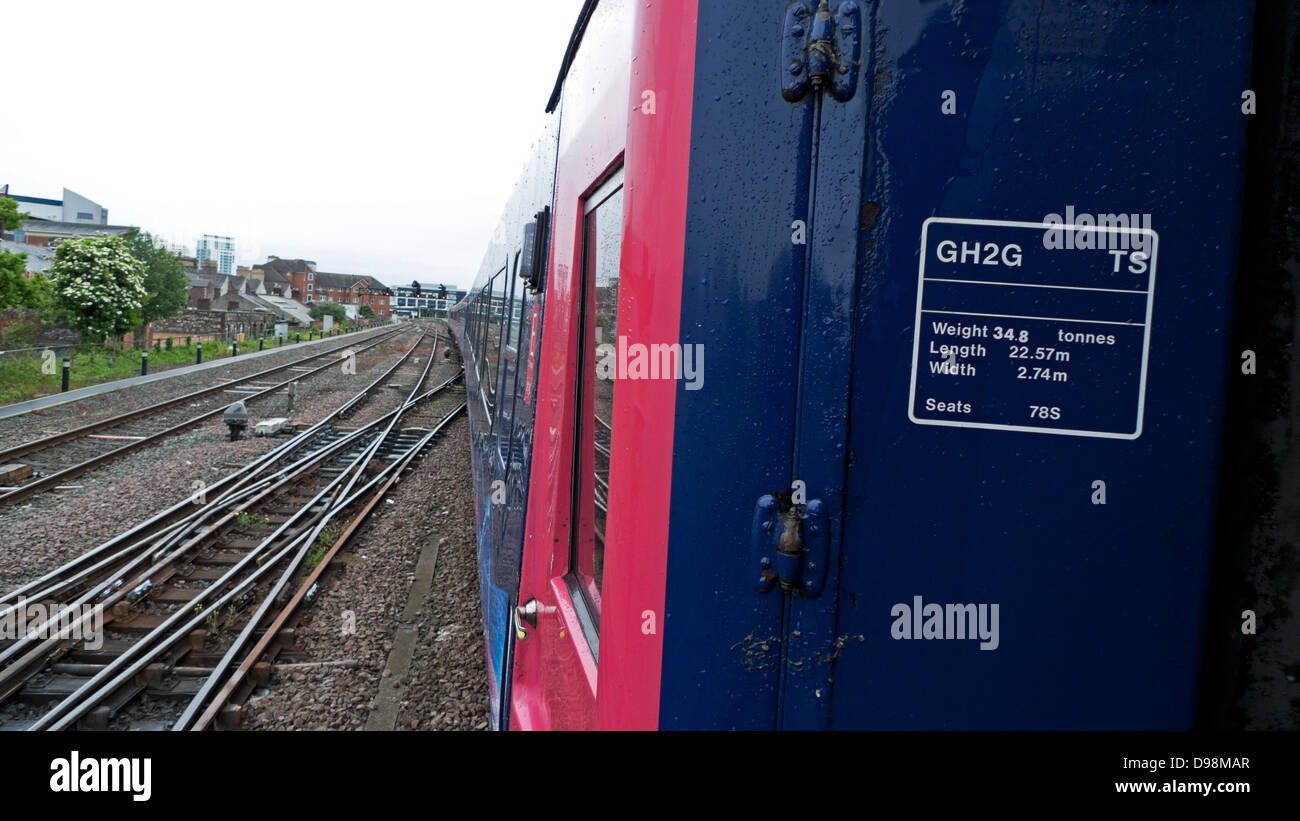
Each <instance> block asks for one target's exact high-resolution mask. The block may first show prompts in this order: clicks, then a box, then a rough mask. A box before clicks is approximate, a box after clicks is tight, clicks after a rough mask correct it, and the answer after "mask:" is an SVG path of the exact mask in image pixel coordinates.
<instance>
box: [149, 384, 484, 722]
mask: <svg viewBox="0 0 1300 821" xmlns="http://www.w3.org/2000/svg"><path fill="white" fill-rule="evenodd" d="M465 408H466V405H465V403H463V402H462V403H461V404H460V405H459V406H458V407H457V408H456V409H455V410H453V411H452V412H451V413H449V414H447V416H445V417H444V418H443V420H442V421H441V422H439V423H438V425H437V426H436V427H434V428H433V429H431V430H430V431H429V432H428V433H426V434H425V435H424V436H422V437H420V439H419V440H418V441H417V442H416V443H415V444H413V445H412V446H411V447H409V448H408V449H407V451H406V453H405V454H404V455H403V456H402V457H400V458H399V459H398V460H396V461H395V462H394V463H393V464H392V465H390V466H389V467H387V468H385V469H384V470H385V472H387V471H390V470H391V471H392V475H391V476H390V477H389V478H388V480H387V481H385V482H384V484H383V486H382V487H380V488H379V489H378V490H377V491H375V493H374V494H373V495H372V496H371V497H370V499H369V500H368V501H367V502H366V504H365V506H364V507H363V508H362V509H361V510H360V511H359V512H358V513H357V515H356V516H354V517H353V518H352V520H351V521H350V522H349V523H348V526H347V527H346V528H345V529H344V530H343V532H342V533H340V534H339V536H338V538H337V539H335V540H334V543H333V544H331V545H330V548H329V550H328V551H327V552H326V553H325V555H324V556H322V557H321V559H320V561H319V562H318V563H317V564H316V566H315V567H314V568H312V571H311V573H309V574H308V575H307V578H306V579H304V580H303V581H302V582H301V583H300V584H299V586H298V590H297V592H296V593H294V595H293V597H292V598H291V599H290V600H289V601H288V602H287V603H286V604H285V605H284V606H283V607H282V608H281V609H280V612H279V613H278V614H277V615H276V617H275V619H274V620H273V621H272V622H271V624H269V625H268V626H267V628H266V629H265V630H264V631H263V632H262V636H261V638H260V639H258V641H257V643H256V644H255V645H254V646H253V647H252V648H251V649H250V650H249V651H248V653H247V654H246V655H245V657H244V660H243V662H242V663H240V665H239V667H238V668H236V669H235V671H234V672H233V673H231V675H230V677H229V678H227V679H226V680H225V683H224V684H222V686H221V689H220V691H218V692H217V694H216V696H215V697H214V698H213V701H212V702H211V703H210V704H209V705H208V707H207V709H205V710H204V711H203V714H202V715H201V716H199V718H198V719H197V720H195V719H194V713H195V712H196V711H197V710H198V709H199V708H200V707H201V706H202V705H203V702H204V700H205V699H206V698H207V696H208V694H209V693H211V691H212V690H213V689H214V687H215V686H216V683H217V682H218V681H220V677H221V676H223V675H224V674H225V671H226V670H227V669H229V667H230V665H231V664H233V662H234V659H235V657H236V654H237V653H238V652H239V650H240V648H242V647H243V646H244V645H245V644H246V643H247V642H248V640H249V639H250V638H251V637H252V634H253V633H254V632H256V631H257V629H258V625H260V624H261V623H262V621H263V620H264V619H265V618H266V616H267V615H268V613H269V611H270V608H271V606H272V605H273V604H274V603H275V601H276V600H277V599H278V598H279V596H280V594H281V593H282V592H283V591H284V589H285V587H287V586H288V583H289V582H290V581H291V580H292V578H293V575H294V574H295V573H296V572H297V571H298V569H299V568H300V567H301V565H302V561H303V559H304V558H306V555H307V547H306V546H305V547H303V548H300V550H299V553H298V555H297V556H296V557H295V558H294V560H293V561H292V562H291V563H290V565H289V566H288V567H287V568H286V569H285V570H284V572H283V573H282V574H281V575H280V580H279V581H278V582H277V583H276V586H275V587H274V588H273V589H272V590H271V591H270V592H268V593H267V595H266V597H265V598H264V599H263V601H262V604H261V605H260V606H259V607H258V610H257V612H256V613H254V615H253V616H252V617H250V618H249V620H248V624H246V625H245V626H244V629H243V630H242V631H241V632H240V635H239V638H238V639H236V640H235V642H233V643H232V644H231V646H230V649H228V650H227V651H226V654H225V655H224V656H223V657H222V659H221V661H220V662H219V663H218V665H217V667H215V668H214V669H213V671H212V672H211V673H210V674H209V675H208V679H207V681H205V682H204V684H203V686H202V687H201V688H200V689H199V692H198V693H196V694H195V696H194V698H193V699H192V700H191V701H190V704H189V706H188V707H186V709H185V712H184V713H182V714H181V717H180V718H179V719H178V720H177V722H176V723H175V724H174V725H172V729H173V730H185V729H187V728H189V727H190V722H191V721H194V725H193V729H194V730H196V731H197V730H204V729H206V728H207V727H208V726H210V724H211V723H212V720H213V719H214V718H216V716H217V714H218V713H219V712H220V710H221V708H222V707H224V706H225V704H226V703H227V702H228V701H229V699H230V697H231V695H232V694H233V693H234V691H235V688H237V687H238V686H239V685H240V684H241V683H242V682H243V681H244V679H245V678H246V677H247V676H248V674H249V672H250V671H251V670H252V669H253V667H254V665H255V664H256V663H257V659H258V658H259V657H261V655H262V653H263V652H265V651H266V649H267V647H269V646H270V644H271V642H272V641H273V640H274V639H275V637H276V636H277V635H278V634H279V632H280V630H282V629H283V628H284V624H285V622H286V621H288V620H289V617H290V616H292V615H293V613H294V612H295V611H296V610H297V609H298V606H299V605H300V604H301V603H302V602H303V601H304V600H305V599H306V597H307V594H308V592H309V591H310V590H311V588H312V587H313V586H314V585H315V584H316V583H317V582H318V581H319V580H320V577H321V575H322V574H323V573H324V572H325V570H326V568H328V567H329V563H330V562H331V561H333V559H334V557H335V556H336V555H338V552H339V551H340V550H341V549H342V548H343V546H344V545H345V544H347V543H348V541H349V540H350V539H351V538H352V536H353V534H355V533H356V531H357V529H358V528H359V527H360V526H361V524H362V523H363V522H364V521H365V520H366V519H367V518H368V517H369V516H370V513H371V512H372V511H373V510H374V508H375V505H377V504H379V501H380V500H381V499H383V498H384V496H385V495H386V494H387V493H388V491H389V489H390V488H392V486H393V484H394V483H396V482H397V480H398V479H399V478H401V475H402V473H403V472H404V471H405V470H406V468H407V466H408V465H409V464H410V463H411V461H412V460H413V459H414V458H415V457H416V455H417V454H419V452H420V451H421V450H423V449H424V448H425V447H426V446H427V445H428V444H429V442H431V441H432V440H433V437H434V436H436V435H437V434H438V433H439V432H441V431H442V429H443V428H444V427H446V426H447V425H448V424H449V423H450V422H451V420H452V419H454V418H455V417H456V416H458V415H459V414H460V413H461V412H463V411H464V410H465ZM382 480H383V473H381V474H379V475H378V476H376V477H375V478H374V479H372V480H371V481H370V482H367V483H366V485H365V486H364V487H363V488H362V489H361V490H360V491H359V492H358V493H357V494H356V496H354V497H353V499H355V498H357V497H359V496H360V495H362V494H363V493H365V492H366V490H368V489H369V488H371V487H373V486H374V485H375V484H377V483H378V482H380V481H382ZM345 506H346V505H345ZM321 528H322V525H317V529H316V531H315V532H314V533H313V534H312V540H311V541H309V542H308V543H307V546H310V545H311V543H312V542H314V541H315V537H316V534H317V533H319V532H320V529H321Z"/></svg>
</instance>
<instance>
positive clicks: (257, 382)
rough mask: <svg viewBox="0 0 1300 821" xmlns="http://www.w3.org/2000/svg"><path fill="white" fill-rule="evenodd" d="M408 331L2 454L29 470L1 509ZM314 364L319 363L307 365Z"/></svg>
mask: <svg viewBox="0 0 1300 821" xmlns="http://www.w3.org/2000/svg"><path fill="white" fill-rule="evenodd" d="M409 332H410V329H409V328H399V329H397V330H394V331H392V332H389V333H381V334H380V335H378V336H377V337H373V338H370V339H367V340H365V344H363V345H360V346H358V345H357V344H356V343H355V341H353V342H351V343H344V344H342V345H340V346H338V347H333V348H330V349H329V350H326V351H320V352H317V353H314V354H311V355H309V356H305V357H302V358H300V359H296V360H294V361H292V362H287V363H285V364H283V365H278V366H275V367H272V368H267V369H265V370H262V371H259V372H257V373H254V374H251V375H249V376H246V377H242V378H239V379H233V380H230V381H228V382H223V383H220V384H217V385H214V386H212V387H209V388H203V389H201V390H197V391H192V392H190V393H187V394H185V395H183V396H178V397H176V398H174V399H171V400H168V401H165V402H162V403H159V404H157V405H152V406H150V407H146V408H139V409H137V410H133V411H128V412H126V413H123V414H119V415H117V416H114V417H111V418H109V419H104V420H101V421H98V422H94V423H91V424H88V425H83V426H81V427H79V428H74V429H73V430H69V431H65V432H63V433H56V434H51V435H49V436H45V437H42V438H40V439H36V440H33V441H31V442H27V443H25V444H22V445H18V446H16V447H12V448H9V449H7V450H3V451H0V465H21V466H24V467H25V468H26V469H27V471H24V472H23V473H20V474H17V475H16V476H15V477H13V478H11V479H8V480H5V481H6V483H5V484H3V485H0V504H7V503H12V502H16V501H18V500H20V499H24V498H26V497H28V496H30V495H32V494H33V493H38V492H40V491H44V490H49V489H52V488H56V487H58V486H59V485H61V484H62V483H64V482H67V481H68V480H70V479H72V478H74V477H76V476H78V475H80V474H82V473H85V472H86V471H88V470H91V469H92V468H96V467H99V466H100V465H103V464H105V463H106V462H109V461H112V460H114V459H117V458H120V457H122V456H124V455H126V454H127V453H130V452H132V451H135V450H137V449H140V448H143V447H146V446H148V445H151V444H154V443H156V442H158V441H160V440H162V439H164V438H166V437H168V436H171V435H173V434H176V433H179V432H181V431H183V430H186V429H188V428H191V427H193V426H195V425H198V424H200V423H202V422H204V421H206V420H208V419H211V418H212V417H214V416H217V415H218V414H221V413H222V412H223V411H224V410H225V408H226V407H228V406H229V405H230V404H231V403H232V402H235V401H239V400H243V401H244V402H249V401H253V400H257V399H262V398H265V397H268V396H271V395H273V394H276V393H279V392H281V391H284V390H286V389H287V388H288V387H289V386H290V385H291V384H292V383H295V382H298V381H300V380H302V379H307V378H310V377H312V376H315V375H316V374H318V373H321V372H322V371H325V370H327V369H328V368H330V367H332V366H334V365H336V364H338V362H339V359H340V357H339V354H340V352H341V351H346V350H351V351H353V352H354V353H356V354H359V353H361V352H363V351H367V350H370V349H371V348H374V347H376V346H377V345H380V344H383V343H384V342H387V341H389V340H391V339H393V338H394V337H396V336H398V335H400V334H403V333H409ZM314 362H319V363H320V364H316V365H312V366H309V365H308V364H307V363H314ZM284 371H292V372H293V374H292V375H291V376H289V377H288V378H285V379H282V380H280V381H277V382H266V381H265V380H266V379H267V378H268V377H272V376H274V375H276V374H281V373H283V372H284ZM24 474H25V475H24Z"/></svg>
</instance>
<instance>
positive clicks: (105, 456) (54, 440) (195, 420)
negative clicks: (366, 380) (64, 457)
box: [0, 335, 391, 504]
mask: <svg viewBox="0 0 1300 821" xmlns="http://www.w3.org/2000/svg"><path fill="white" fill-rule="evenodd" d="M390 338H391V335H390V336H386V337H381V338H380V339H377V340H375V341H374V342H371V343H370V344H368V345H366V346H365V347H362V348H360V349H359V350H358V351H357V353H360V352H361V351H367V350H370V349H371V348H373V347H375V346H377V345H380V344H382V343H383V342H384V341H386V340H387V339H390ZM343 350H347V348H344V349H343ZM339 352H340V350H339V349H334V350H330V351H327V352H325V353H322V354H319V355H317V356H313V357H310V359H319V358H320V357H321V356H329V355H330V354H337V353H339ZM301 361H307V360H301ZM337 362H338V359H334V360H331V361H329V362H325V363H324V364H322V365H320V366H318V367H316V368H313V369H312V370H309V371H307V372H306V373H302V374H299V375H298V376H295V377H293V378H292V379H286V380H285V381H283V382H280V383H277V384H275V385H273V386H271V387H269V388H265V389H263V390H261V391H258V392H257V393H253V394H249V395H248V396H246V397H244V398H243V399H242V400H240V401H251V400H253V399H260V398H262V397H264V396H267V395H269V394H272V393H275V392H276V391H279V390H281V389H283V388H285V387H286V386H288V385H289V384H291V383H293V382H297V381H299V380H301V379H306V378H309V377H312V376H315V375H316V374H318V373H320V372H321V371H323V370H326V369H327V368H330V367H332V366H333V365H335V364H337ZM286 367H291V366H286ZM228 387H229V384H225V385H218V386H217V387H216V388H205V389H204V392H205V393H211V392H213V391H215V390H225V389H227V388H228ZM185 398H187V397H182V399H185ZM178 401H180V400H172V401H170V402H166V403H163V404H161V405H156V406H153V407H151V408H142V409H140V410H137V411H131V412H130V415H131V417H132V418H134V417H138V416H140V415H142V411H143V412H145V413H154V412H156V411H158V410H160V409H162V408H166V407H171V406H173V405H175V404H177V402H178ZM226 407H227V406H226V405H222V406H220V407H217V408H213V409H212V410H210V411H206V412H204V413H201V414H199V415H198V416H194V417H191V418H189V419H187V420H185V421H183V422H180V423H179V424H176V425H173V426H171V427H169V428H166V429H165V430H162V431H159V432H157V433H153V434H150V435H148V436H146V437H144V438H143V439H138V440H135V441H133V442H128V443H127V444H125V445H122V446H121V447H118V448H114V449H112V450H110V451H106V452H104V453H101V454H99V455H97V456H93V457H91V458H90V459H87V460H86V461H84V462H80V463H78V464H76V465H72V466H71V467H67V468H64V469H63V470H60V471H57V472H55V473H51V474H50V475H48V476H45V477H42V478H40V479H37V480H36V481H34V482H28V483H27V484H25V485H20V486H18V487H16V488H14V489H13V490H11V491H9V492H7V493H0V504H8V503H11V502H14V501H17V500H18V499H23V498H26V497H27V496H30V495H31V494H33V493H35V492H37V491H38V490H44V489H46V488H49V487H56V486H57V485H58V484H59V483H60V482H63V481H65V480H67V479H70V478H72V477H73V476H79V475H81V474H82V473H85V472H86V471H88V470H91V469H93V468H95V467H98V466H99V465H101V464H103V463H105V462H108V461H111V460H114V459H117V458H119V457H121V456H123V455H125V454H127V453H130V452H132V451H135V450H137V449H139V448H142V447H146V446H148V445H151V444H154V443H156V442H158V441H161V440H162V439H165V438H167V437H168V436H172V435H174V434H176V433H179V432H181V431H183V430H186V429H187V428H191V427H194V426H195V425H197V424H199V423H201V422H204V421H206V420H208V419H211V418H212V417H214V416H216V415H218V414H220V413H223V412H225V409H226ZM123 421H126V420H125V418H124V417H117V418H116V420H106V421H105V422H99V423H95V424H94V425H89V426H85V427H83V428H78V429H76V430H74V431H69V432H68V433H66V434H59V435H58V436H55V437H51V439H50V440H37V442H38V443H39V444H40V447H39V448H36V449H38V450H44V449H45V448H47V447H53V446H54V445H58V444H61V443H63V442H66V441H69V439H70V438H79V437H81V436H84V435H86V432H87V431H89V430H103V429H104V428H105V427H112V426H116V425H118V424H121V423H122V422H123ZM22 448H28V449H27V450H23V451H22V452H23V453H31V452H32V449H31V446H30V445H24V446H20V448H17V449H15V450H21V449H22ZM7 455H8V454H7V453H0V461H6V456H7Z"/></svg>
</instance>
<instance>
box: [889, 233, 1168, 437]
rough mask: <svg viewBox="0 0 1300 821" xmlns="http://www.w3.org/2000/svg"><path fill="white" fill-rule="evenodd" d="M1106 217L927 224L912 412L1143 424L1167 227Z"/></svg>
mask: <svg viewBox="0 0 1300 821" xmlns="http://www.w3.org/2000/svg"><path fill="white" fill-rule="evenodd" d="M1121 216H1122V215H1121ZM1098 221H1100V222H1102V223H1103V224H1102V225H1084V224H1076V225H1062V224H1060V223H1050V222H1047V223H1038V222H1003V221H997V220H977V219H950V218H941V217H932V218H930V219H928V220H926V221H925V224H924V226H923V227H922V229H921V264H920V273H919V275H918V277H917V279H918V281H917V292H916V329H915V332H914V341H913V349H912V384H911V392H910V396H909V406H908V416H909V417H910V418H911V420H912V421H913V422H915V423H917V424H919V425H949V426H954V427H965V428H992V429H996V430H1011V431H1026V432H1033V433H1052V434H1062V435H1067V436H1096V437H1104V438H1109V439H1136V438H1138V437H1139V436H1140V435H1142V410H1143V403H1144V400H1145V397H1146V378H1147V349H1148V346H1149V344H1150V338H1151V311H1152V307H1153V302H1154V293H1155V282H1156V256H1157V245H1158V239H1159V238H1158V237H1157V235H1156V233H1155V232H1154V231H1152V230H1151V229H1150V228H1146V227H1133V226H1129V225H1127V224H1126V223H1127V222H1128V220H1127V219H1123V220H1120V219H1113V218H1110V217H1109V215H1107V218H1106V219H1105V220H1098ZM1134 221H1136V216H1135V217H1134ZM1076 222H1083V220H1076ZM1117 223H1120V224H1117Z"/></svg>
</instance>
